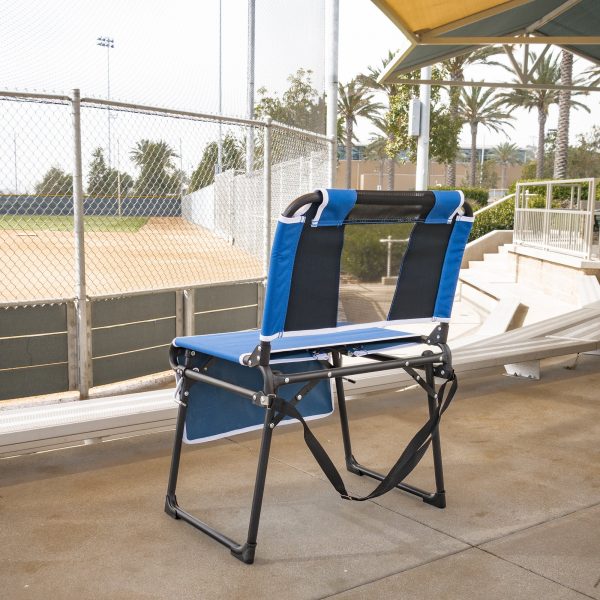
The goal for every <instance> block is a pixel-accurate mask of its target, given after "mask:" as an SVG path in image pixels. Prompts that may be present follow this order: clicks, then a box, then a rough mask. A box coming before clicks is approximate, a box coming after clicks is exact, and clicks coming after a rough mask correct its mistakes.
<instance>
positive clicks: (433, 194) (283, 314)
mask: <svg viewBox="0 0 600 600" xmlns="http://www.w3.org/2000/svg"><path fill="white" fill-rule="evenodd" d="M472 221H473V217H472V211H471V209H470V207H469V206H468V205H467V204H465V202H464V197H463V194H462V192H459V191H426V192H379V191H362V190H359V191H357V190H320V191H318V192H315V193H313V194H307V195H306V196H302V197H301V198H299V199H297V200H295V201H294V202H292V203H291V204H290V205H289V206H288V208H287V209H286V210H285V211H284V213H283V215H282V216H281V217H279V221H278V224H277V229H276V232H275V238H274V241H273V248H272V252H271V262H270V266H269V275H268V279H267V293H266V298H265V308H264V314H263V321H262V328H261V340H263V341H269V340H272V339H275V338H277V337H280V336H282V335H286V333H291V332H295V335H297V332H299V331H314V330H318V329H324V328H338V329H343V328H348V327H353V325H352V324H348V325H338V323H337V319H338V301H339V290H340V262H341V255H342V249H343V245H344V232H345V226H346V225H357V224H365V225H367V224H391V223H414V227H413V229H412V232H411V235H410V239H409V242H408V246H407V248H406V251H405V253H404V257H403V259H402V262H401V266H400V272H399V273H398V282H397V284H396V289H395V292H394V296H393V299H392V302H391V305H390V309H389V314H388V316H387V319H386V320H385V321H384V323H385V324H391V323H398V322H407V321H410V322H426V321H429V322H431V321H441V322H447V321H449V320H450V315H451V312H452V303H453V300H454V293H455V290H456V284H457V280H458V273H459V269H460V264H461V261H462V256H463V252H464V248H465V245H466V243H467V239H468V237H469V232H470V230H471V226H472ZM371 324H373V323H371ZM363 326H365V324H363Z"/></svg>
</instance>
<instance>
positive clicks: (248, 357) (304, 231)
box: [165, 190, 473, 563]
mask: <svg viewBox="0 0 600 600" xmlns="http://www.w3.org/2000/svg"><path fill="white" fill-rule="evenodd" d="M472 221H473V217H472V211H471V209H470V207H469V206H468V204H466V203H465V202H464V198H463V195H462V193H461V192H454V191H439V192H438V191H427V192H380V191H377V192H373V191H354V190H323V191H319V192H315V193H311V194H307V195H305V196H302V197H300V198H298V199H297V200H295V201H293V202H292V203H291V204H290V205H289V206H288V207H287V209H286V210H285V211H284V213H283V215H282V216H281V217H279V222H278V225H277V230H276V232H275V238H274V241H273V248H272V253H271V261H270V266H269V273H268V279H267V289H266V297H265V306H264V314H263V318H262V326H261V329H260V330H250V331H237V332H232V333H221V334H208V335H196V336H188V337H180V338H176V339H175V340H174V342H173V345H172V347H171V350H170V362H171V366H172V367H173V369H174V370H175V373H176V378H177V397H178V401H179V411H178V417H177V426H176V432H175V442H174V448H173V456H172V461H171V469H170V476H169V483H168V489H167V497H166V504H165V511H166V512H167V514H169V515H170V516H172V517H174V518H175V519H182V520H184V521H187V522H188V523H190V524H191V525H193V526H194V527H196V528H198V529H200V530H201V531H203V532H204V533H206V534H208V535H209V536H211V537H212V538H214V539H215V540H217V541H218V542H220V543H222V544H224V545H225V546H227V547H228V548H229V549H230V550H231V552H232V554H233V555H234V556H235V557H237V558H238V559H240V560H242V561H243V562H245V563H252V562H253V561H254V555H255V549H256V540H257V532H258V524H259V519H260V512H261V506H262V500H263V492H264V487H265V478H266V473H267V464H268V459H269V451H270V447H271V438H272V435H273V431H274V429H275V427H276V426H277V425H278V424H280V423H283V424H285V423H289V422H291V421H294V422H295V421H299V422H300V423H301V425H302V427H303V429H304V439H305V441H306V444H307V445H308V448H309V449H310V451H311V452H312V454H313V456H314V457H315V459H316V460H317V462H318V464H319V465H320V467H321V468H322V470H323V472H324V473H325V475H326V476H327V478H328V479H329V481H330V482H331V483H332V485H333V486H334V488H335V489H336V490H337V492H338V493H339V494H340V496H341V497H342V498H343V499H346V500H355V501H364V500H368V499H371V498H375V497H377V496H380V495H381V494H384V493H386V492H388V491H390V490H392V489H400V490H402V491H404V492H408V493H410V494H414V495H416V496H418V497H420V498H422V500H423V501H424V502H427V503H428V504H431V505H433V506H436V507H438V508H444V507H445V505H446V498H445V491H444V478H443V471H442V454H441V446H440V434H439V422H440V417H441V415H442V413H443V412H444V411H445V410H446V409H447V407H448V405H449V403H450V401H451V400H452V397H453V396H454V393H455V391H456V387H457V381H456V376H455V373H454V370H453V368H452V357H451V353H450V349H449V347H448V344H447V338H448V323H449V320H450V316H451V311H452V304H453V300H454V294H455V290H456V284H457V280H458V273H459V269H460V264H461V260H462V256H463V251H464V248H465V244H466V242H467V239H468V236H469V231H470V229H471V226H472ZM398 223H412V224H413V226H412V232H411V234H410V239H409V241H408V245H407V247H406V250H405V252H404V256H403V258H402V261H401V264H400V270H399V273H398V282H397V285H396V289H395V292H394V295H393V298H392V300H391V305H390V307H389V314H388V316H387V319H385V320H382V321H378V322H370V323H348V322H344V321H341V322H340V316H339V311H338V304H339V295H340V263H341V255H342V250H343V247H344V234H345V232H346V230H348V228H349V226H353V227H354V226H357V225H368V224H398ZM409 323H410V324H411V326H410V327H407V324H409ZM414 323H423V324H429V327H427V326H426V325H425V329H426V331H425V333H424V334H416V333H414V326H413V325H412V324H414ZM402 326H404V327H407V328H408V329H412V330H413V332H410V331H403V330H402ZM403 349H404V351H403V352H402V350H403ZM391 350H398V351H401V352H400V354H401V356H399V353H398V352H394V353H393V354H390V351H391ZM407 351H408V352H409V353H408V355H407V354H406V352H407ZM358 356H360V357H366V358H367V359H369V360H361V361H357V360H351V357H358ZM343 357H344V362H342V359H343ZM345 357H349V358H345ZM392 369H397V370H398V369H399V370H402V371H404V372H406V373H407V374H408V375H409V376H410V377H412V378H413V379H414V381H415V382H416V383H417V384H418V385H419V386H420V387H421V388H422V389H423V390H424V392H425V394H426V396H427V400H428V408H429V419H428V420H427V422H426V423H425V424H424V425H423V427H422V428H421V429H420V430H419V431H418V432H417V433H416V434H415V436H414V437H413V438H412V440H411V441H410V442H409V443H408V445H407V447H406V448H405V450H404V451H403V452H402V454H401V455H400V457H399V459H398V461H397V462H396V463H395V464H394V465H393V467H392V468H391V469H390V471H389V473H388V474H387V475H382V474H380V473H377V472H375V471H373V470H371V469H369V468H367V467H364V466H362V465H361V464H359V463H358V461H357V460H356V459H355V458H354V456H353V453H352V446H351V440H350V429H349V424H348V416H347V412H346V401H345V396H344V379H345V378H348V377H351V376H353V375H358V374H363V373H372V372H380V371H389V370H392ZM436 379H438V381H439V380H443V383H441V385H440V386H439V387H437V384H436ZM332 381H333V382H335V390H336V396H337V403H338V409H339V414H340V420H341V432H342V439H343V444H344V452H345V458H346V466H347V469H348V470H349V471H350V472H352V473H355V474H358V475H367V476H369V477H372V478H374V479H376V480H378V481H379V484H378V485H377V487H376V488H375V489H374V490H373V492H371V493H370V494H368V495H367V496H362V497H361V496H355V495H353V494H352V493H350V492H349V491H348V490H347V488H346V486H345V484H344V482H343V480H342V478H341V476H340V474H339V472H338V470H337V469H336V467H335V465H334V464H333V462H332V461H331V459H330V458H329V456H328V455H327V453H326V452H325V450H324V449H323V447H322V446H321V445H320V444H319V442H318V441H317V439H316V438H315V436H314V435H313V434H312V432H311V431H310V429H309V428H308V425H307V421H308V420H310V419H315V418H318V417H321V416H326V415H329V414H331V413H332V412H333V408H334V407H333V398H332V389H331V382H332ZM252 429H262V441H261V444H260V451H259V456H258V467H257V473H256V482H255V487H254V496H253V500H252V505H251V512H250V524H249V529H248V535H247V539H246V541H245V542H244V543H241V544H240V543H237V542H235V541H234V540H232V539H230V538H229V537H227V536H226V535H224V534H223V533H221V532H220V531H217V530H216V529H214V528H213V527H211V526H210V525H208V524H206V523H204V522H202V521H201V520H199V519H197V518H196V517H195V516H193V515H191V514H190V513H188V512H186V511H185V510H183V509H182V508H180V507H179V505H178V503H177V498H176V495H175V492H176V485H177V476H178V472H179V461H180V454H181V447H182V442H183V441H186V442H189V443H194V442H199V441H207V440H214V439H218V438H220V437H225V436H231V435H233V434H235V433H240V432H245V431H250V430H252ZM430 446H431V447H432V451H433V462H434V472H435V491H433V492H427V491H424V490H422V489H419V488H416V487H414V486H412V485H409V484H407V483H404V479H405V478H406V476H407V475H408V474H409V473H410V472H411V471H412V470H413V469H414V467H415V466H416V465H417V463H418V462H419V461H420V460H421V458H422V457H423V455H424V454H425V452H426V451H427V449H428V448H429V447H430Z"/></svg>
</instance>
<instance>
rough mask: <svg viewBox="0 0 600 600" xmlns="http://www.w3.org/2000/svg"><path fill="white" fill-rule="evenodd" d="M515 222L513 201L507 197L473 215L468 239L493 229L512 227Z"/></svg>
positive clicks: (470, 239)
mask: <svg viewBox="0 0 600 600" xmlns="http://www.w3.org/2000/svg"><path fill="white" fill-rule="evenodd" d="M514 223H515V201H514V199H513V198H509V199H508V200H505V201H504V202H500V204H497V205H496V206H494V207H493V208H490V209H489V210H486V211H485V212H482V213H481V214H479V215H477V216H476V217H475V222H474V223H473V229H471V235H470V236H469V241H470V242H471V241H473V240H476V239H477V238H480V237H481V236H482V235H485V234H486V233H489V232H490V231H494V230H495V229H512V228H513V227H514Z"/></svg>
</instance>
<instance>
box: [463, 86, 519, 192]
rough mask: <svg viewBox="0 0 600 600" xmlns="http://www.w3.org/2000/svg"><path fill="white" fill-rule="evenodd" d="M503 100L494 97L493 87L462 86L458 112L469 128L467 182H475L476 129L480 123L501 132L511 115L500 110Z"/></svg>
mask: <svg viewBox="0 0 600 600" xmlns="http://www.w3.org/2000/svg"><path fill="white" fill-rule="evenodd" d="M502 105H503V100H502V99H501V98H498V97H494V89H493V88H488V89H487V90H485V91H483V89H482V88H480V87H469V88H462V90H461V92H460V104H459V106H458V114H459V116H460V118H461V119H462V121H464V122H465V123H468V124H469V127H470V128H471V170H470V179H469V183H470V185H471V186H475V184H476V176H477V129H478V127H479V126H480V125H481V126H483V127H485V128H487V129H490V130H492V131H495V132H497V133H499V132H501V131H502V130H503V129H504V127H505V126H506V125H507V124H509V123H507V121H508V119H511V118H512V117H511V116H510V115H509V114H508V113H506V112H505V111H503V110H502V108H501V107H502Z"/></svg>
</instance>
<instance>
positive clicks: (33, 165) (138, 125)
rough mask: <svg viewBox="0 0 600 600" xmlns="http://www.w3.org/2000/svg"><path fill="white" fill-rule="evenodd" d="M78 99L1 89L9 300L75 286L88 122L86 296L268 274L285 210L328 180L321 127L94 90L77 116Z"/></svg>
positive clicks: (1, 224)
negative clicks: (77, 208) (76, 188)
mask: <svg viewBox="0 0 600 600" xmlns="http://www.w3.org/2000/svg"><path fill="white" fill-rule="evenodd" d="M72 102H73V101H72V99H71V98H68V97H62V96H50V95H42V94H39V95H34V94H30V95H24V94H17V93H8V92H2V93H0V131H2V132H3V135H2V141H0V190H1V192H2V195H1V196H0V276H1V277H2V278H3V282H4V284H3V286H2V288H1V289H2V291H1V292H0V294H1V295H0V302H3V303H4V304H18V303H33V302H44V301H50V300H59V299H69V298H74V297H75V296H76V290H77V289H78V287H77V283H78V282H77V281H76V270H75V267H74V265H75V264H76V256H75V254H76V245H75V239H76V236H75V234H74V219H73V214H74V211H73V207H74V205H76V204H77V203H76V202H74V199H73V198H74V194H73V175H74V167H73V165H74V164H75V160H74V157H75V152H76V150H75V146H76V144H75V142H74V131H75V129H77V128H80V134H81V155H80V156H81V163H82V170H81V173H80V175H81V180H82V187H83V215H84V231H83V234H84V243H83V246H82V247H81V248H80V249H79V251H80V252H82V253H83V255H84V264H85V282H84V284H85V288H86V290H87V292H86V293H87V296H88V297H109V296H114V295H122V294H127V293H131V292H139V291H143V290H161V289H177V288H185V287H190V286H195V285H204V284H211V283H220V282H225V281H238V280H244V279H250V278H256V277H262V276H264V274H265V266H266V261H267V257H268V249H269V243H270V239H271V236H272V234H273V232H274V224H275V221H276V219H277V215H278V214H279V213H280V212H281V210H282V209H283V208H284V207H285V206H286V204H287V203H289V202H290V201H291V200H293V199H294V198H295V197H296V196H298V195H301V194H303V193H305V192H307V191H310V190H313V189H315V188H319V187H325V186H327V185H329V181H330V173H331V163H330V160H331V156H332V153H331V151H330V146H331V144H330V142H329V141H328V140H327V139H326V138H325V137H324V136H320V135H317V134H314V133H310V132H305V131H301V130H297V129H294V128H291V127H287V126H283V125H280V124H275V123H273V124H270V125H267V124H266V123H264V122H261V121H247V120H243V119H235V118H227V117H221V118H219V117H216V116H212V115H203V114H196V113H189V112H183V111H176V110H170V109H166V108H152V107H147V106H136V105H132V104H124V103H119V102H108V101H105V100H96V99H91V98H83V99H82V100H81V106H80V120H77V119H74V118H73V114H72V113H73V111H72ZM265 155H266V156H265ZM76 181H77V180H76Z"/></svg>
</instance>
